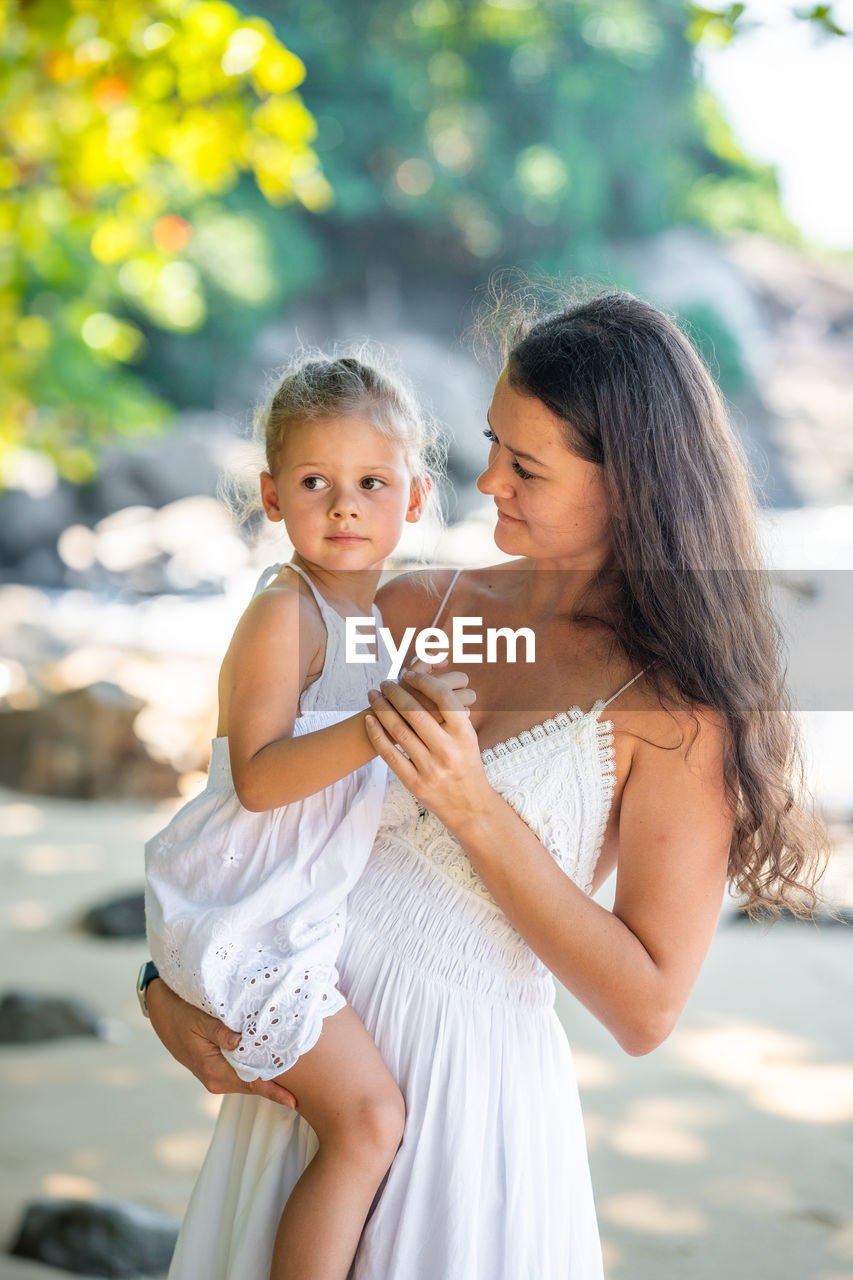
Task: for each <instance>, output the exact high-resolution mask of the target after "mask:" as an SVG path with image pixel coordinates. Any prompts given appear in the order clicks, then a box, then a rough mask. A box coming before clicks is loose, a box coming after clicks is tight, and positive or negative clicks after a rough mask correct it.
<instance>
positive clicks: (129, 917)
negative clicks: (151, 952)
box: [81, 889, 145, 938]
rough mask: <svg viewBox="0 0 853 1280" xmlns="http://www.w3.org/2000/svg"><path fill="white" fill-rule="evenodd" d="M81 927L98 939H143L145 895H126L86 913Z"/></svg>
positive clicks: (141, 892)
mask: <svg viewBox="0 0 853 1280" xmlns="http://www.w3.org/2000/svg"><path fill="white" fill-rule="evenodd" d="M81 923H82V926H83V928H84V929H86V930H87V931H88V932H89V933H93V934H95V936H96V937H98V938H144V937H145V895H144V893H143V891H142V890H141V889H140V890H139V892H138V893H127V894H125V895H124V896H123V897H121V898H110V899H109V900H108V901H107V902H102V903H101V904H100V905H99V906H97V907H92V908H91V910H89V911H87V912H86V914H85V916H84V917H83V920H82V922H81Z"/></svg>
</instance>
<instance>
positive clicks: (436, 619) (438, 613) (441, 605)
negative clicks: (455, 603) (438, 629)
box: [430, 569, 462, 627]
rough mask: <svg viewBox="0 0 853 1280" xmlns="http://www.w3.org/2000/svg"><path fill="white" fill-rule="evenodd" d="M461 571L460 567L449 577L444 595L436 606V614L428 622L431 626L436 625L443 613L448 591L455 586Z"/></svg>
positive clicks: (448, 594) (448, 597)
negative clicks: (448, 584)
mask: <svg viewBox="0 0 853 1280" xmlns="http://www.w3.org/2000/svg"><path fill="white" fill-rule="evenodd" d="M461 572H462V570H461V569H457V570H456V572H455V573H454V575H453V577H452V578H451V579H450V586H449V587H448V588H447V590H446V591H445V593H444V595H443V596H442V598H441V604H440V605H439V606H438V610H437V612H436V615H435V617H434V618H433V620H432V622H431V623H430V626H431V627H435V626H437V625H438V620H439V618H440V617H441V615H442V614H443V613H444V606H445V605H446V604H447V602H448V600H449V599H450V593H451V591H452V590H453V588H454V587H455V586H456V579H457V578H458V577H459V575H460V573H461Z"/></svg>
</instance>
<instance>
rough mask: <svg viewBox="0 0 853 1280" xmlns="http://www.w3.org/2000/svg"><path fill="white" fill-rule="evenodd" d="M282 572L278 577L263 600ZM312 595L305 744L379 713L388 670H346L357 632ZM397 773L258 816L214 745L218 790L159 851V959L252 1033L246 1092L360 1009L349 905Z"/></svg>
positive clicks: (150, 865) (173, 979) (154, 935)
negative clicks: (375, 693) (347, 961)
mask: <svg viewBox="0 0 853 1280" xmlns="http://www.w3.org/2000/svg"><path fill="white" fill-rule="evenodd" d="M281 568H282V566H281V565H275V566H273V567H272V568H270V569H268V570H266V571H265V573H264V575H263V577H262V578H261V581H260V583H259V584H258V588H257V589H256V594H257V591H259V590H260V589H261V587H262V585H264V583H265V581H266V580H267V579H268V578H269V577H270V575H273V574H276V573H278V572H279V571H280V570H281ZM290 568H292V569H294V571H295V572H296V573H298V574H299V575H300V576H301V577H302V578H303V579H304V581H305V582H306V583H307V584H308V586H309V587H310V589H311V592H312V594H313V596H314V599H315V600H316V602H317V607H318V608H319V610H320V613H321V614H322V617H323V622H324V624H325V627H326V652H325V657H324V661H323V669H322V671H321V673H320V676H319V677H318V678H317V680H315V681H314V682H313V683H312V684H310V685H309V686H308V688H307V689H306V690H305V691H304V692H303V693H302V695H301V697H300V707H299V715H298V716H297V718H296V721H295V723H294V726H293V734H294V737H296V736H299V735H302V734H306V733H313V732H314V731H315V730H318V729H324V728H326V727H328V726H329V725H333V724H336V723H337V722H338V721H339V720H343V719H345V718H346V717H347V716H351V715H353V714H354V713H355V712H357V711H360V710H366V709H367V706H368V702H367V691H368V689H370V688H371V687H375V686H376V685H378V683H379V681H380V680H382V679H384V678H385V676H386V674H387V672H388V665H389V663H388V661H387V651H386V650H385V649H384V647H383V646H382V645H381V637H380V636H379V632H378V627H379V626H380V625H381V622H382V619H381V617H380V615H379V611H378V609H376V607H375V606H374V610H373V616H374V619H375V621H376V624H377V644H378V645H379V646H380V650H379V652H380V655H384V656H380V658H378V659H377V661H376V662H374V663H365V664H361V663H358V664H356V663H349V664H348V663H347V662H346V661H345V657H346V653H345V647H344V645H345V625H346V624H345V621H344V619H343V618H342V617H341V615H340V614H338V613H337V612H336V611H335V610H334V609H333V608H332V607H331V605H329V604H327V602H326V601H325V600H324V599H323V597H322V595H321V594H320V592H319V591H318V590H317V588H316V587H315V586H314V584H313V583H312V582H311V580H310V578H309V577H308V575H307V574H305V573H303V571H302V570H301V569H300V568H299V567H298V566H296V565H291V566H290ZM386 778H387V768H386V766H385V764H384V762H382V761H381V760H372V761H370V762H369V763H368V764H366V765H364V766H363V767H362V768H360V769H357V770H356V771H355V772H354V773H352V774H350V775H348V776H347V777H345V778H342V779H341V781H340V782H336V783H334V784H333V785H332V786H329V787H326V788H325V789H324V790H323V791H320V792H318V793H317V794H315V795H311V796H306V797H305V799H303V800H299V801H295V802H294V803H292V804H288V805H285V806H283V807H281V808H278V809H271V810H267V811H265V812H262V813H251V812H249V810H247V809H244V808H243V806H242V805H241V803H240V801H239V799H238V798H237V794H236V792H235V790H234V785H233V782H232V779H231V766H230V761H229V756H228V739H227V738H214V739H213V744H212V754H211V761H210V769H209V772H208V777H207V785H206V787H205V789H204V790H203V791H202V792H201V793H200V794H199V795H197V796H196V797H195V798H194V799H192V800H190V801H189V803H188V804H186V805H184V807H183V808H182V809H181V810H180V811H179V812H178V813H176V814H175V816H174V817H173V818H172V820H171V822H170V823H169V825H168V826H167V827H166V828H165V829H164V830H163V831H161V832H160V833H159V834H158V835H156V836H154V837H153V838H152V839H151V840H149V841H148V843H147V844H146V846H145V862H146V880H147V884H146V917H147V923H148V941H149V944H150V947H151V955H152V957H153V959H154V962H155V964H156V965H157V968H158V969H159V971H160V974H161V976H162V977H163V978H164V979H165V981H166V982H167V984H168V985H169V986H170V987H171V988H172V989H173V990H174V991H176V992H177V993H178V994H179V995H181V996H183V998H184V999H185V1000H188V1001H189V1002H190V1003H191V1004H194V1005H196V1006H197V1007H200V1008H204V1009H206V1010H207V1012H208V1013H212V1014H214V1015H215V1016H216V1017H218V1018H221V1020H222V1021H223V1022H225V1023H226V1025H228V1026H230V1027H233V1028H234V1029H235V1030H239V1031H241V1032H242V1040H241V1043H240V1046H239V1048H238V1049H236V1050H233V1051H228V1052H227V1053H226V1055H225V1056H226V1057H227V1058H228V1060H229V1062H231V1063H232V1065H233V1066H234V1068H235V1069H236V1070H237V1072H238V1073H239V1074H240V1076H241V1077H242V1078H243V1079H244V1080H253V1079H257V1078H258V1077H261V1078H263V1079H271V1078H272V1077H273V1076H277V1075H279V1074H281V1072H283V1071H287V1070H289V1069H290V1067H292V1066H293V1065H294V1063H295V1062H296V1060H297V1059H298V1058H299V1057H300V1056H301V1055H302V1054H303V1053H306V1052H307V1051H308V1050H309V1049H310V1048H311V1047H312V1045H314V1044H315V1043H316V1041H317V1039H318V1038H319V1035H320V1032H321V1030H322V1025H323V1019H324V1018H326V1017H328V1016H329V1015H330V1014H332V1013H335V1012H336V1011H337V1010H339V1009H341V1008H342V1007H343V1006H344V1005H345V1003H346V1001H345V999H344V997H343V996H342V995H341V993H340V991H339V990H338V989H337V982H338V972H337V968H336V959H337V955H338V951H339V949H340V945H341V942H342V940H343V936H344V921H345V911H346V905H345V904H346V897H347V894H348V893H349V891H350V889H351V888H352V886H353V884H354V883H355V882H356V880H357V879H358V877H359V875H360V874H361V873H362V871H363V869H364V864H365V862H366V861H367V857H368V855H369V853H370V848H371V846H372V844H373V840H374V836H375V834H376V828H377V825H378V823H379V816H380V812H381V809H382V800H383V795H384V792H385V783H386Z"/></svg>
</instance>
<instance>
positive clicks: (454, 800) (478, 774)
mask: <svg viewBox="0 0 853 1280" xmlns="http://www.w3.org/2000/svg"><path fill="white" fill-rule="evenodd" d="M469 692H470V691H469V690H467V689H464V688H463V689H462V690H460V691H459V692H457V690H456V689H454V688H452V687H451V686H450V685H449V684H448V682H447V679H446V677H444V676H438V675H434V674H432V673H430V672H426V671H415V670H410V671H407V672H406V674H405V675H404V677H403V681H402V682H401V683H399V684H398V683H395V682H393V681H388V680H386V681H385V682H384V684H383V685H382V692H381V693H376V692H375V691H373V692H371V693H370V694H368V697H369V699H370V703H371V708H370V709H371V714H370V715H369V716H367V717H366V720H365V729H366V732H367V736H368V738H369V739H370V742H371V745H372V747H373V749H374V750H375V751H376V753H377V754H378V755H379V756H380V757H381V758H382V759H383V760H384V761H385V762H386V764H387V765H388V767H389V768H390V769H392V770H393V772H394V773H396V775H397V777H398V778H399V779H400V781H401V782H403V783H404V784H405V785H406V786H407V787H408V789H409V790H410V791H411V792H412V794H413V795H414V796H415V797H416V798H417V799H418V800H419V801H420V802H421V804H423V805H424V806H425V807H426V808H427V809H430V810H432V812H433V813H434V814H435V815H436V817H438V818H439V819H440V820H441V821H442V822H443V823H444V825H445V826H446V827H447V828H448V829H449V830H451V831H457V830H458V829H459V828H460V827H461V826H463V825H464V824H465V823H467V822H470V821H471V820H472V819H476V818H477V817H478V816H480V815H481V814H483V813H484V812H487V811H488V809H489V807H490V805H491V803H492V802H493V801H494V799H495V795H494V792H493V791H492V788H491V787H490V786H489V783H488V779H487V778H486V774H485V771H484V770H483V762H482V759H481V757H480V749H479V746H478V743H477V735H476V734H475V732H474V730H473V728H472V727H471V721H470V719H469V715H468V709H467V706H466V705H464V703H463V701H462V697H463V696H464V695H465V694H467V693H469ZM469 700H471V699H469ZM430 704H431V705H430ZM395 744H396V745H395ZM398 746H399V747H401V748H402V750H403V751H404V752H405V753H406V754H405V755H402V754H401V752H400V751H398V750H397V747H398Z"/></svg>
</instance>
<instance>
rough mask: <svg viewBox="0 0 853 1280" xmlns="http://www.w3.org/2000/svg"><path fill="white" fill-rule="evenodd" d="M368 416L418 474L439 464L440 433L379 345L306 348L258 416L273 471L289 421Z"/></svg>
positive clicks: (294, 422) (291, 424)
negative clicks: (349, 350) (330, 350)
mask: <svg viewBox="0 0 853 1280" xmlns="http://www.w3.org/2000/svg"><path fill="white" fill-rule="evenodd" d="M355 416H358V417H362V418H366V419H367V421H368V422H370V423H371V424H372V425H373V426H374V427H376V430H377V431H379V432H380V433H381V434H382V435H383V436H385V437H386V439H388V440H393V441H394V442H395V443H396V444H399V445H400V446H401V447H402V449H403V451H404V453H405V457H406V464H407V466H408V468H409V471H410V473H411V476H412V479H413V480H418V479H422V478H424V477H426V476H427V475H428V474H429V472H430V470H431V469H433V468H434V467H435V464H436V461H437V460H436V459H435V457H434V454H435V451H436V446H437V444H438V436H437V433H436V431H435V429H434V427H433V425H432V423H431V422H430V421H429V419H428V418H427V417H426V415H425V414H424V413H423V412H422V411H421V408H420V406H419V405H418V402H417V400H416V399H415V397H414V395H413V394H412V391H411V388H410V387H409V386H408V385H407V384H406V382H405V381H404V380H403V379H402V377H401V376H400V375H399V374H398V373H396V371H395V372H393V373H392V372H391V370H390V368H389V367H388V364H387V361H386V360H385V359H384V358H383V356H382V354H381V353H379V352H378V351H377V350H376V349H375V348H372V349H370V350H369V351H365V350H364V349H360V350H359V351H358V353H357V354H352V355H335V356H330V355H326V354H325V353H323V352H320V351H317V352H310V353H304V352H303V353H301V354H300V355H299V356H298V357H297V358H296V359H295V360H294V361H293V363H292V364H290V365H289V366H288V368H287V369H286V370H285V371H284V374H283V376H282V377H281V380H280V382H279V384H278V386H277V388H276V390H275V392H274V393H273V395H272V398H271V399H270V400H269V401H268V402H267V404H265V405H264V406H263V408H262V409H261V410H260V412H259V414H258V416H257V421H256V425H257V429H258V435H259V436H261V437H262V439H263V446H264V455H265V457H266V463H267V468H268V469H269V470H270V471H271V472H273V471H274V470H275V467H276V466H277V464H278V461H279V458H280V456H281V449H282V445H283V443H284V439H285V436H286V434H287V430H288V428H289V427H291V426H293V425H295V424H296V423H300V422H316V421H318V420H319V419H321V418H346V417H355Z"/></svg>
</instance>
